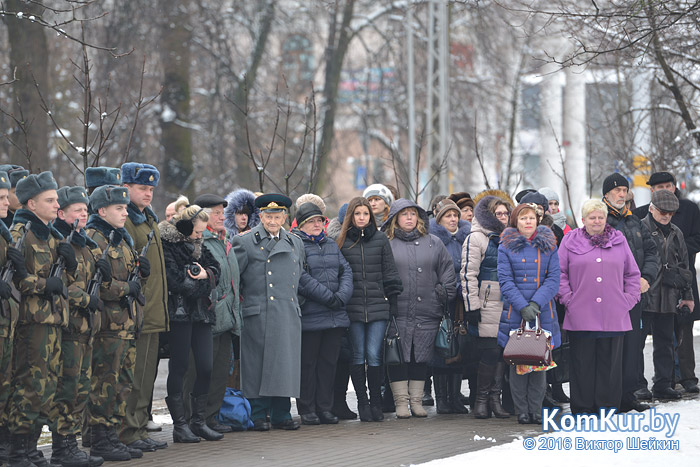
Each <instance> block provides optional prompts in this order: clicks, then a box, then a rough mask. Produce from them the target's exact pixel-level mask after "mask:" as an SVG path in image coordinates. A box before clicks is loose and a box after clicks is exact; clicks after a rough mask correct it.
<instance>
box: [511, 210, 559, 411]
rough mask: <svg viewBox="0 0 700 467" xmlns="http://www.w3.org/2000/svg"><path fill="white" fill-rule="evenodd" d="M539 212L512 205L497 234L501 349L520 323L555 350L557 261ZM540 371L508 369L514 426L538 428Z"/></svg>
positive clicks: (541, 393) (519, 367) (542, 385)
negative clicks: (536, 329) (544, 334)
mask: <svg viewBox="0 0 700 467" xmlns="http://www.w3.org/2000/svg"><path fill="white" fill-rule="evenodd" d="M543 214H544V213H543V212H542V208H541V207H539V206H537V205H536V204H521V205H519V206H517V207H516V208H515V209H514V210H513V213H512V214H511V217H510V227H509V228H507V229H505V230H504V231H503V233H502V234H501V245H500V246H499V247H498V283H499V285H500V287H501V297H502V298H503V312H502V313H501V321H500V323H499V326H498V344H499V345H500V346H501V347H505V346H506V344H507V343H508V338H509V336H510V332H511V331H513V330H515V329H518V328H519V327H520V324H521V321H522V320H525V321H527V322H528V323H529V324H530V325H531V326H534V325H535V319H536V318H537V317H538V316H539V318H540V323H541V326H542V328H543V329H544V330H545V331H548V332H550V333H551V335H552V345H553V346H554V347H559V344H560V332H559V321H558V320H557V311H556V306H555V304H554V296H555V295H556V294H557V292H558V291H559V257H558V255H557V242H556V238H555V237H554V234H553V233H552V231H551V230H550V229H549V228H547V227H545V226H543V225H539V223H540V221H541V220H542V215H543ZM544 370H546V369H545V368H541V367H536V368H533V367H529V366H526V365H514V366H511V369H510V389H511V393H512V395H513V403H514V404H515V411H516V412H517V413H518V423H541V422H542V415H541V412H542V400H543V399H544V393H545V389H546V385H547V378H546V373H545V371H544Z"/></svg>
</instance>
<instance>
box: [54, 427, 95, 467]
mask: <svg viewBox="0 0 700 467" xmlns="http://www.w3.org/2000/svg"><path fill="white" fill-rule="evenodd" d="M51 465H60V466H63V467H89V466H90V462H89V459H88V456H87V454H85V453H84V452H83V451H80V450H78V451H77V452H73V451H71V449H70V446H69V445H68V440H67V438H66V437H65V436H61V435H60V434H58V433H52V434H51Z"/></svg>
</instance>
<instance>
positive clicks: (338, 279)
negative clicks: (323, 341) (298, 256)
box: [292, 229, 352, 331]
mask: <svg viewBox="0 0 700 467" xmlns="http://www.w3.org/2000/svg"><path fill="white" fill-rule="evenodd" d="M292 233H293V234H295V235H297V236H298V237H299V238H301V240H302V242H304V250H305V251H306V262H305V264H304V272H303V273H302V274H301V278H300V279H299V295H301V296H302V297H304V298H305V300H304V303H302V305H301V330H302V331H321V330H324V329H333V328H347V327H349V326H350V320H349V319H348V314H347V312H346V311H345V307H346V304H347V303H348V302H349V301H350V297H352V269H350V265H349V264H348V262H347V261H346V260H345V257H344V256H343V255H342V253H341V252H340V248H338V245H336V243H335V242H334V241H333V240H330V239H329V238H327V237H325V238H323V239H322V240H321V241H320V242H318V243H316V242H314V241H313V240H312V239H310V238H309V237H308V236H306V235H305V234H304V233H303V232H301V231H300V230H299V229H294V230H292ZM333 297H337V298H338V300H340V302H341V303H342V306H340V307H339V308H331V301H332V300H333Z"/></svg>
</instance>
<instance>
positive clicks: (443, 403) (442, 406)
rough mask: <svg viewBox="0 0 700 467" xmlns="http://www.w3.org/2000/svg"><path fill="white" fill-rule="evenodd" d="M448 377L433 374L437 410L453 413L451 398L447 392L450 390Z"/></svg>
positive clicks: (441, 412) (442, 412) (439, 412)
mask: <svg viewBox="0 0 700 467" xmlns="http://www.w3.org/2000/svg"><path fill="white" fill-rule="evenodd" d="M447 378H448V376H447V375H443V374H434V375H433V384H434V385H435V411H436V412H437V413H438V414H447V413H452V407H450V399H449V397H448V395H447V392H448V391H449V390H450V388H449V384H448V381H447Z"/></svg>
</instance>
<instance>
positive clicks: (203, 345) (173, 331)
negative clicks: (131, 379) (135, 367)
mask: <svg viewBox="0 0 700 467" xmlns="http://www.w3.org/2000/svg"><path fill="white" fill-rule="evenodd" d="M168 334H169V336H168V339H169V341H170V361H169V362H168V384H167V387H168V395H169V396H173V395H177V394H182V386H183V381H184V378H185V372H186V371H187V366H188V364H189V360H190V349H191V350H192V354H193V356H194V366H195V368H196V369H197V378H196V379H195V381H194V386H193V388H192V395H193V396H195V397H196V396H201V395H202V394H207V393H208V392H209V381H210V379H211V370H212V359H213V349H212V346H213V340H212V335H211V324H204V323H189V322H188V323H182V322H171V323H170V332H169V333H168Z"/></svg>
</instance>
